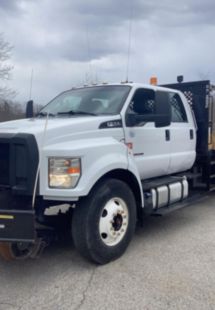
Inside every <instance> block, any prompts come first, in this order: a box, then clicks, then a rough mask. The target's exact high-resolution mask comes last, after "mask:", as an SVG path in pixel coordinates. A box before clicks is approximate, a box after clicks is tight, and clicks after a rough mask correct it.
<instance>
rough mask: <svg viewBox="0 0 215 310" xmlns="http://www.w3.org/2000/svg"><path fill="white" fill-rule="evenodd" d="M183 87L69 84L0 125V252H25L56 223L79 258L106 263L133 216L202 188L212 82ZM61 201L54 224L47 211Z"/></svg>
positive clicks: (159, 209) (177, 202)
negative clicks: (26, 114)
mask: <svg viewBox="0 0 215 310" xmlns="http://www.w3.org/2000/svg"><path fill="white" fill-rule="evenodd" d="M188 84H189V83H179V84H175V85H169V86H168V87H159V86H152V85H143V84H137V83H119V84H109V85H97V86H90V87H83V88H74V89H71V90H68V91H65V92H63V93H61V94H60V95H58V96H57V97H56V98H54V99H53V100H52V101H51V102H49V103H48V104H47V105H46V106H45V107H44V108H43V109H42V110H41V111H40V113H39V114H38V115H37V116H35V117H32V118H29V119H23V120H17V121H10V122H4V123H1V124H0V254H1V255H2V256H3V257H4V258H6V259H18V258H25V257H29V256H31V257H33V256H34V255H35V253H37V252H38V251H39V249H41V247H42V244H44V243H43V240H44V239H45V237H44V236H46V237H47V235H49V232H50V231H53V230H54V229H56V227H58V228H59V227H60V226H61V228H62V227H63V228H65V227H67V228H69V229H70V231H71V233H72V237H73V240H74V244H75V246H76V248H77V249H78V251H79V252H80V253H81V254H82V255H83V256H84V257H86V258H87V259H89V260H91V261H94V262H96V263H98V264H105V263H108V262H110V261H111V260H114V259H116V258H118V257H119V256H121V255H122V253H123V252H124V251H125V250H126V248H127V246H128V244H129V242H130V240H131V238H132V236H133V233H134V230H135V226H136V222H137V220H139V221H141V220H142V219H143V217H144V216H145V215H147V214H162V213H165V212H167V211H171V210H173V209H174V208H178V207H181V206H183V202H184V201H186V199H188V197H189V195H190V193H192V192H193V189H195V188H197V185H198V186H201V187H202V186H204V185H205V188H206V189H209V188H210V186H211V184H212V183H213V182H212V181H211V180H212V177H213V171H212V170H211V167H212V165H213V160H212V159H213V141H212V140H213V135H212V126H210V124H212V122H211V120H210V119H209V118H210V115H212V114H213V113H211V112H210V109H211V106H212V100H211V97H210V95H209V94H210V91H211V85H210V83H209V81H203V82H196V83H190V84H191V86H192V87H191V86H189V85H188ZM193 85H194V86H193ZM183 87H184V89H183ZM189 87H191V88H189ZM201 87H202V88H201ZM173 88H174V89H173ZM177 88H178V89H180V88H182V91H184V92H185V95H186V96H187V97H189V96H191V97H192V96H193V97H192V98H191V99H190V100H193V102H192V103H193V105H191V104H189V100H187V98H186V97H185V95H184V94H183V92H180V91H179V90H177ZM190 89H191V90H190ZM195 89H196V90H198V91H199V89H201V94H200V95H199V94H197V95H198V96H199V97H198V98H200V100H199V101H198V100H196V101H195V100H194V99H195V98H197V97H195V96H196V94H195ZM186 91H187V94H186ZM198 91H197V93H198ZM189 92H190V93H189ZM188 95H189V96H188ZM194 97H195V98H194ZM188 99H189V98H188ZM194 101H195V102H194ZM194 113H195V115H196V120H195V116H194ZM202 119H203V122H202ZM205 128H206V130H205ZM208 129H210V130H211V133H209V131H208ZM208 139H209V140H210V139H211V141H209V142H208ZM208 143H209V144H208ZM212 168H213V167H212ZM209 170H210V171H209ZM211 171H212V172H211ZM65 204H66V205H67V212H66V213H64V214H62V212H61V211H59V214H58V215H56V216H55V217H54V218H55V220H54V221H52V220H51V218H52V216H50V215H48V212H47V211H50V210H52V208H54V206H55V208H56V206H58V209H59V210H61V209H62V206H64V207H65ZM61 219H63V220H62V221H61ZM64 220H65V221H64ZM59 223H61V224H59ZM62 223H63V224H62ZM68 223H69V224H68ZM68 233H70V232H68Z"/></svg>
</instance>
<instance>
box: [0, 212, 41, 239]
mask: <svg viewBox="0 0 215 310" xmlns="http://www.w3.org/2000/svg"><path fill="white" fill-rule="evenodd" d="M34 217H35V216H34V211H33V210H0V241H6V242H34V241H35V239H36V230H35V220H34Z"/></svg>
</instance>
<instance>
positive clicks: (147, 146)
mask: <svg viewBox="0 0 215 310" xmlns="http://www.w3.org/2000/svg"><path fill="white" fill-rule="evenodd" d="M154 106H155V91H154V90H151V89H144V88H139V89H137V90H136V92H135V93H134V96H133V98H132V100H131V102H130V105H129V107H128V109H127V112H126V115H128V114H136V115H146V114H148V115H150V114H151V115H153V114H154ZM125 119H126V129H125V139H126V143H130V145H131V147H132V151H133V155H134V159H135V162H136V164H137V167H138V170H139V173H140V177H141V179H147V178H152V177H156V176H162V175H166V174H168V171H169V164H170V141H169V129H168V128H169V127H163V128H156V127H155V124H154V122H152V121H149V122H141V121H137V122H136V123H135V124H132V126H131V125H130V124H129V122H128V121H127V117H125Z"/></svg>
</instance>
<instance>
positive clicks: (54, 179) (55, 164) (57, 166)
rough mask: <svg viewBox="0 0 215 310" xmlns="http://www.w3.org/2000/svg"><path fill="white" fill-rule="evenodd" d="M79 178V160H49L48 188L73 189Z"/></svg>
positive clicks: (53, 158)
mask: <svg viewBox="0 0 215 310" xmlns="http://www.w3.org/2000/svg"><path fill="white" fill-rule="evenodd" d="M80 176H81V160H80V158H59V157H51V158H49V187H51V188H62V189H69V188H74V187H75V186H76V185H77V183H78V181H79V178H80Z"/></svg>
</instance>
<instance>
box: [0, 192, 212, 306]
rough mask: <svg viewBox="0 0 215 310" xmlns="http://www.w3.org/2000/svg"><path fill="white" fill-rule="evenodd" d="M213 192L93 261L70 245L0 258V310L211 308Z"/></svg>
mask: <svg viewBox="0 0 215 310" xmlns="http://www.w3.org/2000/svg"><path fill="white" fill-rule="evenodd" d="M214 195H215V194H212V195H210V196H208V197H206V198H204V199H202V200H201V201H199V202H197V203H195V204H192V206H189V207H186V208H184V209H181V210H178V211H175V212H173V213H171V214H168V215H166V216H164V217H150V218H148V219H147V220H146V221H145V224H144V227H143V228H140V227H138V228H137V230H136V234H135V236H134V238H133V241H132V243H131V245H130V246H129V248H128V250H127V252H126V253H125V254H124V255H123V256H122V257H121V258H120V259H118V260H117V261H114V262H112V263H110V264H108V265H105V266H95V265H93V264H91V263H88V262H87V261H85V260H84V259H83V258H82V257H80V255H79V254H78V253H77V251H76V250H75V249H74V247H73V246H72V245H69V244H68V243H67V244H55V245H53V246H51V247H49V248H47V249H46V250H45V252H44V253H43V255H42V257H41V258H40V259H36V260H27V261H19V262H17V261H16V262H5V261H3V260H0V310H29V309H31V310H33V309H42V310H43V309H50V310H68V309H71V310H73V309H74V310H78V309H83V310H84V309H93V310H94V309H114V310H115V309H116V310H118V309H132V310H135V309H137V310H139V309H144V310H151V309H152V310H156V309H165V310H166V309H180V310H183V309H189V310H190V309H195V310H198V309H201V310H202V309H203V310H207V309H210V310H212V309H215V196H214Z"/></svg>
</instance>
